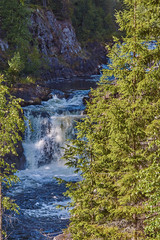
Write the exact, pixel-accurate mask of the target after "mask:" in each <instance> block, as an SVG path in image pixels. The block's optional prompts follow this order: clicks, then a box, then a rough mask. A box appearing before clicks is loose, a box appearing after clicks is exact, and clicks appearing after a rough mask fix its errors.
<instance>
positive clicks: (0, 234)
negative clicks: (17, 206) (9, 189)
mask: <svg viewBox="0 0 160 240" xmlns="http://www.w3.org/2000/svg"><path fill="white" fill-rule="evenodd" d="M0 240H3V235H2V182H1V181H0Z"/></svg>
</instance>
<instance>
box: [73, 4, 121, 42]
mask: <svg viewBox="0 0 160 240" xmlns="http://www.w3.org/2000/svg"><path fill="white" fill-rule="evenodd" d="M116 2H117V1H111V0H101V1H95V0H80V1H77V0H72V1H71V3H72V5H73V9H74V10H73V13H72V16H71V19H72V22H73V26H74V27H75V30H76V33H77V37H78V39H79V40H80V41H81V42H87V41H88V40H90V41H95V40H97V41H104V40H106V39H108V38H111V34H113V32H114V31H116V25H115V21H114V11H115V8H116Z"/></svg>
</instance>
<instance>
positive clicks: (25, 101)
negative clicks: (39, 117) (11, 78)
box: [11, 84, 51, 107]
mask: <svg viewBox="0 0 160 240" xmlns="http://www.w3.org/2000/svg"><path fill="white" fill-rule="evenodd" d="M11 93H12V94H13V95H14V96H16V97H17V98H21V99H22V102H21V106H23V107H24V106H27V105H39V104H41V101H47V100H48V99H50V98H51V94H50V93H51V90H50V89H49V88H46V87H42V86H39V85H36V84H17V85H15V86H14V87H13V88H12V90H11Z"/></svg>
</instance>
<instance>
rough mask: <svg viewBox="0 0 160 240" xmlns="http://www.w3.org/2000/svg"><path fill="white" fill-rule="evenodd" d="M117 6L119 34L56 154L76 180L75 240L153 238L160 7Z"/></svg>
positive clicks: (131, 0) (135, 0) (131, 1)
mask: <svg viewBox="0 0 160 240" xmlns="http://www.w3.org/2000/svg"><path fill="white" fill-rule="evenodd" d="M124 3H125V4H126V8H125V10H124V11H123V12H122V11H121V12H119V13H117V15H116V18H117V22H118V23H119V25H120V29H121V30H122V31H126V37H125V38H123V43H121V42H119V41H118V39H114V40H115V44H114V46H113V48H112V49H110V53H109V57H110V59H111V62H112V64H111V65H110V66H109V67H110V69H109V70H104V72H103V77H102V78H101V82H100V84H99V86H98V88H97V89H96V90H94V91H92V102H91V103H88V106H87V117H86V118H85V119H84V120H83V121H81V122H80V123H78V125H77V130H78V134H77V139H76V140H74V141H73V142H72V144H71V145H68V147H67V149H66V152H65V155H64V158H65V159H66V160H67V164H68V165H69V166H72V167H75V168H76V170H77V171H80V172H81V174H82V177H83V179H82V181H80V182H77V183H68V184H67V185H68V187H69V190H68V191H67V195H68V196H70V197H71V199H72V204H71V205H72V207H73V209H72V210H71V223H70V226H69V230H70V232H71V233H72V236H73V239H76V240H81V239H92V240H94V239H110V240H112V239H116V240H117V239H126V240H129V239H134V240H138V239H158V237H159V233H158V232H159V220H158V219H159V210H158V207H159V205H158V204H159V190H158V189H159V178H158V176H159V175H158V174H159V142H160V137H159V131H160V125H159V116H160V91H159V89H160V81H159V79H160V71H159V56H160V44H159V43H160V41H159V33H160V31H159V30H160V29H159V26H160V25H159V23H160V18H159V8H160V3H159V1H151V0H149V1H147V0H141V1H140V0H125V1H124ZM153 171H155V173H154V172H153ZM147 219H148V220H147ZM146 224H147V225H146Z"/></svg>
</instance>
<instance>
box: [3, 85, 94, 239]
mask: <svg viewBox="0 0 160 240" xmlns="http://www.w3.org/2000/svg"><path fill="white" fill-rule="evenodd" d="M88 92H89V91H88V90H78V91H69V92H67V94H64V93H62V92H60V91H55V92H53V93H52V99H50V100H49V101H47V102H42V104H41V105H37V106H27V107H24V114H25V122H26V130H25V136H24V141H23V147H24V153H25V156H26V169H25V170H21V171H19V173H17V175H18V177H19V178H20V182H19V183H17V184H15V185H14V186H13V187H12V188H11V189H9V190H8V192H7V194H8V196H10V197H11V198H14V199H15V200H16V203H17V204H18V205H19V206H20V214H19V215H15V216H14V217H13V219H14V222H12V224H11V225H8V224H7V227H8V229H7V232H8V234H9V235H10V237H9V238H8V239H12V240H13V239H15V240H18V239H30V240H32V239H33V240H36V239H37V240H44V239H52V238H53V237H54V236H56V235H58V234H59V233H61V232H62V229H64V228H66V226H67V224H68V221H69V212H68V209H63V210H61V209H57V206H58V205H62V206H66V204H67V203H68V202H69V201H70V199H69V198H67V197H65V196H64V195H63V193H64V192H65V191H66V188H65V185H64V184H61V185H59V184H58V183H57V181H56V180H55V178H54V177H60V178H62V179H64V180H66V181H77V180H79V179H80V176H79V175H77V174H75V173H74V169H70V168H69V169H68V168H67V167H66V166H65V163H64V162H63V160H61V157H62V156H63V152H64V150H63V147H65V143H66V140H67V139H70V138H74V137H75V128H74V126H75V121H79V119H80V118H82V117H84V116H83V111H84V109H85V107H84V105H83V97H85V96H87V94H88ZM50 237H51V238H50Z"/></svg>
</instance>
